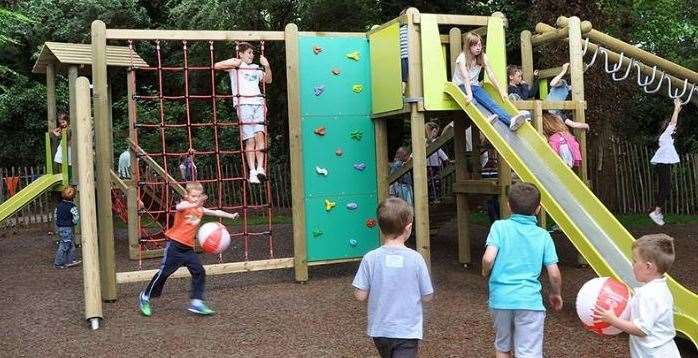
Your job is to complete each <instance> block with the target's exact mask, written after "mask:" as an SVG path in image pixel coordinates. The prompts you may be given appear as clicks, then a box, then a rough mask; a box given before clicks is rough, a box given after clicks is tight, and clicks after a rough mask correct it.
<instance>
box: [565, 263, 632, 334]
mask: <svg viewBox="0 0 698 358" xmlns="http://www.w3.org/2000/svg"><path fill="white" fill-rule="evenodd" d="M629 300H630V288H628V286H626V285H625V284H624V283H622V282H620V281H618V280H616V279H615V278H613V277H598V278H595V279H592V280H589V281H588V282H587V283H585V284H584V286H582V288H581V289H579V293H577V303H576V306H577V315H578V316H579V319H581V320H582V324H583V325H584V328H586V329H587V330H589V331H592V332H594V333H596V334H599V335H616V334H618V333H620V332H621V330H620V329H618V328H615V327H613V326H611V325H609V324H608V323H606V322H594V317H593V316H594V306H596V304H599V306H601V307H603V308H605V309H612V310H613V311H614V312H615V313H616V316H618V317H620V318H622V319H626V320H627V319H628V317H629V316H630V305H629V304H628V301H629Z"/></svg>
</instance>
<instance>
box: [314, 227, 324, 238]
mask: <svg viewBox="0 0 698 358" xmlns="http://www.w3.org/2000/svg"><path fill="white" fill-rule="evenodd" d="M322 234H324V233H323V232H322V230H320V229H315V230H313V237H320V236H322Z"/></svg>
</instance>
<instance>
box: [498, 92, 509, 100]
mask: <svg viewBox="0 0 698 358" xmlns="http://www.w3.org/2000/svg"><path fill="white" fill-rule="evenodd" d="M499 96H500V97H502V100H503V101H506V100H507V99H509V94H508V93H507V91H505V90H499Z"/></svg>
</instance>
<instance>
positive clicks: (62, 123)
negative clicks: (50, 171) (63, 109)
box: [51, 113, 73, 165]
mask: <svg viewBox="0 0 698 358" xmlns="http://www.w3.org/2000/svg"><path fill="white" fill-rule="evenodd" d="M63 132H66V133H68V136H67V139H66V140H67V142H68V144H67V146H68V165H73V161H72V153H71V152H72V148H71V147H70V120H69V119H68V115H67V114H65V113H61V114H59V115H58V126H57V127H56V128H53V130H52V131H51V133H52V134H53V136H54V137H56V138H58V141H59V143H58V148H56V154H55V155H54V156H53V161H54V162H56V163H58V164H63V142H61V138H63Z"/></svg>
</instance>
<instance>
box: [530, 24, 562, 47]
mask: <svg viewBox="0 0 698 358" xmlns="http://www.w3.org/2000/svg"><path fill="white" fill-rule="evenodd" d="M568 35H569V28H567V27H563V28H561V29H555V30H553V31H549V32H545V33H542V34H536V35H533V36H532V37H531V44H532V45H533V46H538V45H541V44H544V43H546V42H551V41H555V40H561V39H564V38H567V36H568Z"/></svg>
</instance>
